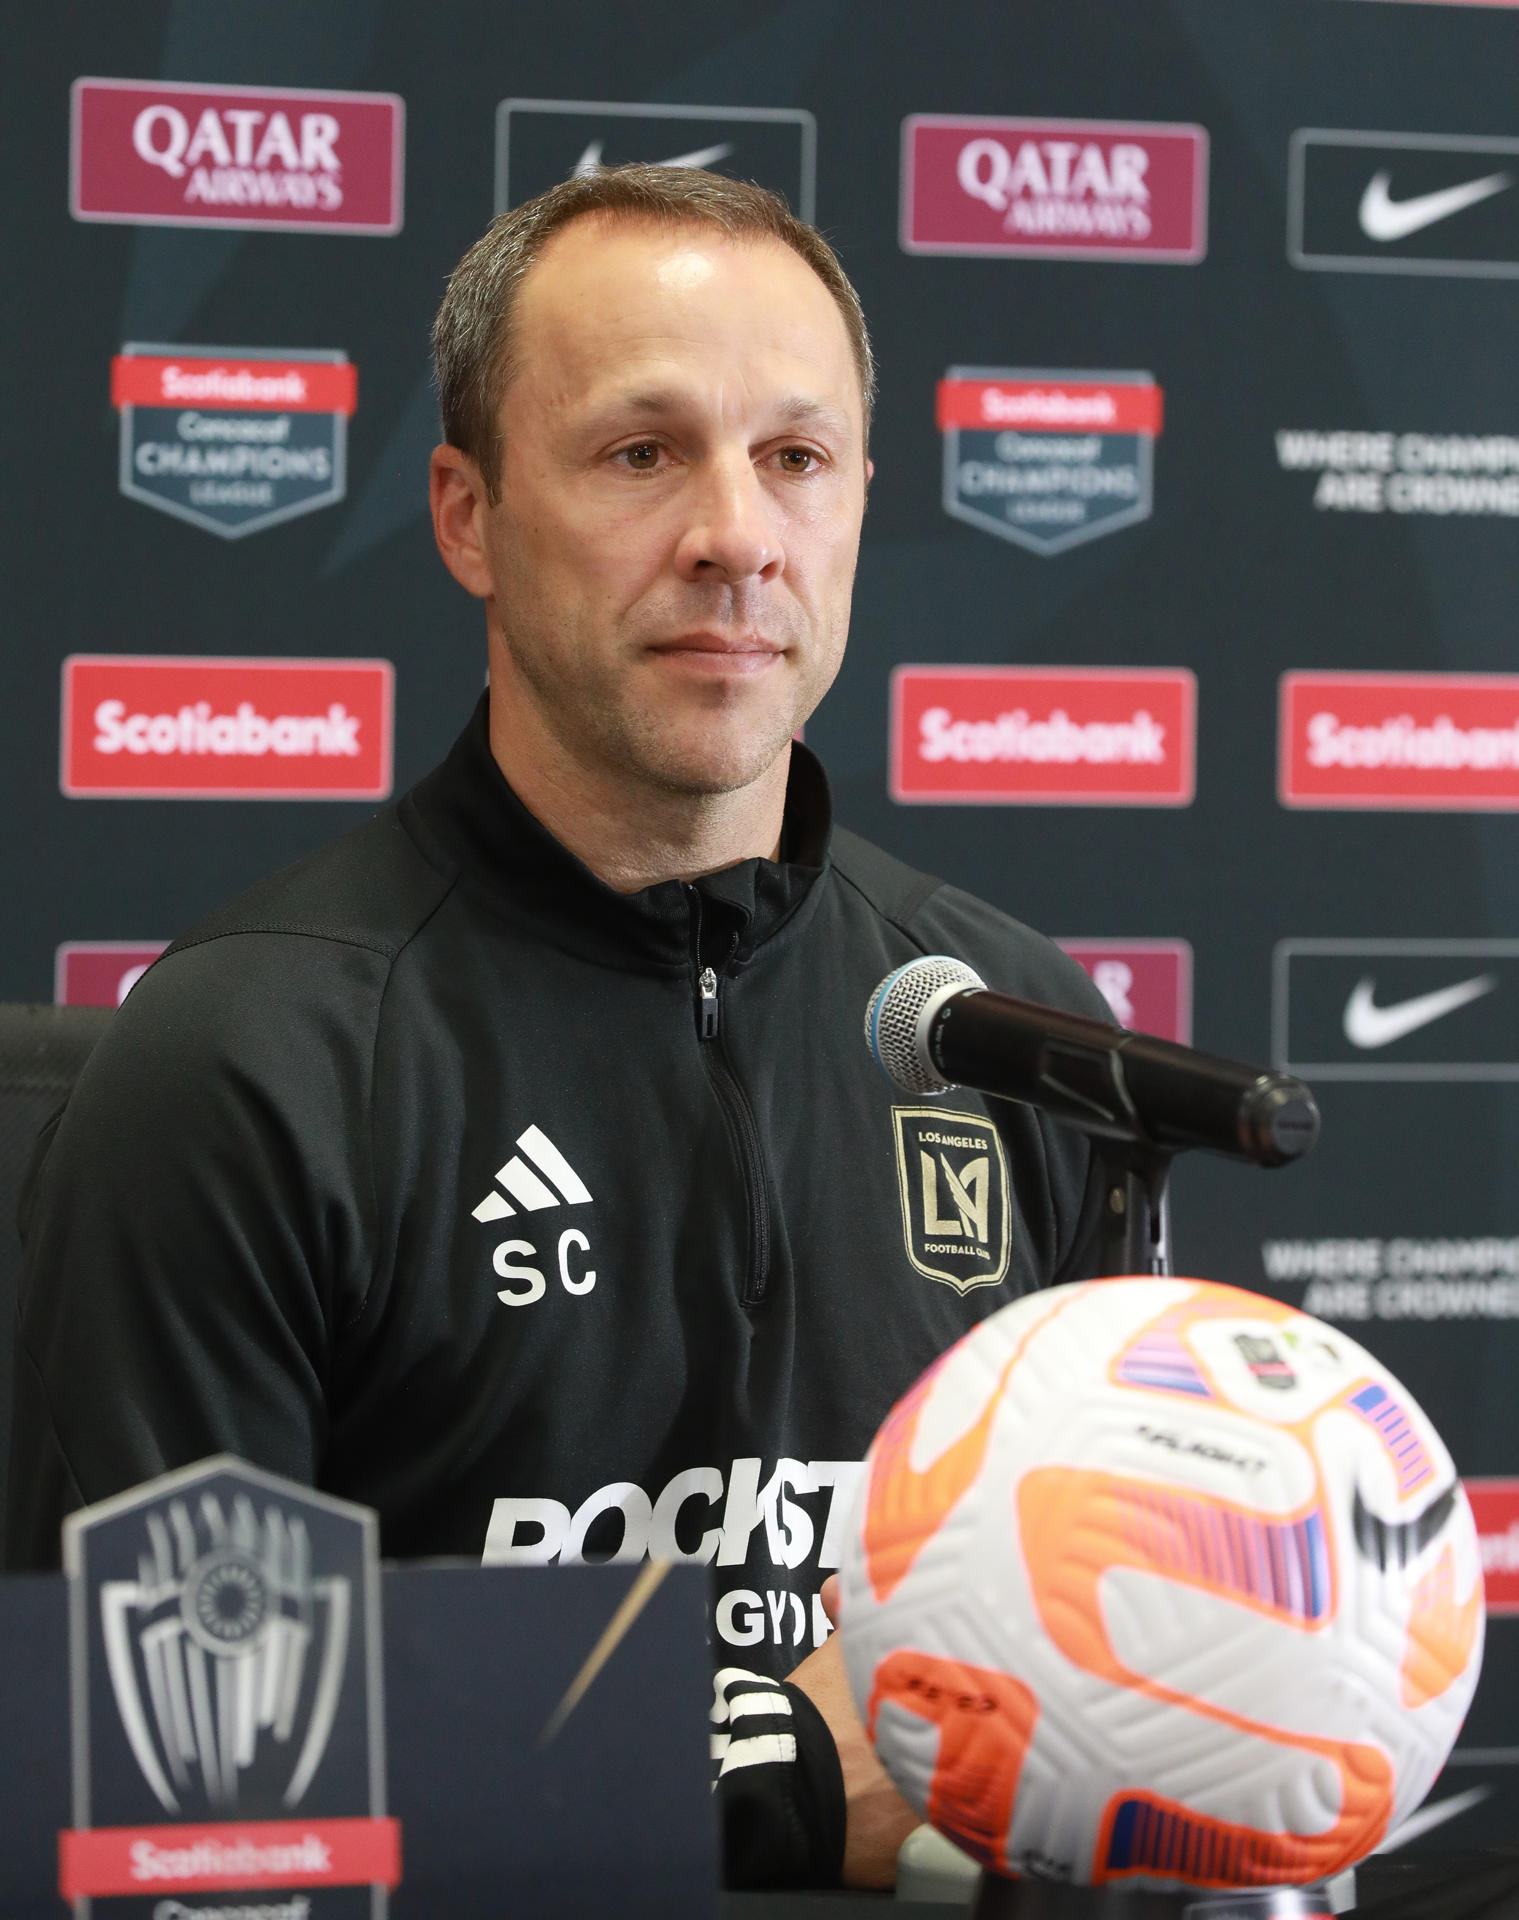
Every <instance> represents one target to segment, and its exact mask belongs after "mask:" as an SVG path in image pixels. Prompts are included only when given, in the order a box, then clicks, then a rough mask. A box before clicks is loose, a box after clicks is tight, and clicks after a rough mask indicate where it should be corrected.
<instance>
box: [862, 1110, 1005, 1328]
mask: <svg viewBox="0 0 1519 1920" xmlns="http://www.w3.org/2000/svg"><path fill="white" fill-rule="evenodd" d="M891 1121H892V1128H893V1131H894V1133H895V1136H896V1149H897V1187H898V1191H899V1192H900V1194H901V1196H902V1233H903V1236H904V1237H905V1239H906V1241H907V1257H908V1259H909V1260H911V1262H912V1263H913V1265H914V1266H915V1267H916V1268H917V1269H918V1272H919V1273H924V1274H927V1275H928V1277H929V1279H930V1280H942V1281H944V1282H945V1284H946V1285H947V1286H951V1287H953V1288H954V1289H955V1290H956V1292H957V1293H969V1292H970V1290H971V1288H972V1287H991V1286H995V1285H996V1284H997V1282H998V1281H999V1280H1000V1279H1001V1278H1002V1277H1003V1275H1004V1274H1005V1273H1006V1272H1007V1257H1008V1226H1009V1222H1008V1206H1007V1160H1006V1158H1005V1156H1004V1154H1003V1151H1002V1140H1001V1136H1000V1135H999V1134H998V1132H997V1129H996V1128H995V1127H994V1126H993V1125H992V1123H991V1122H990V1121H989V1120H988V1119H987V1118H986V1117H985V1115H984V1114H978V1113H947V1112H946V1111H945V1110H944V1109H943V1108H942V1107H893V1108H892V1110H891Z"/></svg>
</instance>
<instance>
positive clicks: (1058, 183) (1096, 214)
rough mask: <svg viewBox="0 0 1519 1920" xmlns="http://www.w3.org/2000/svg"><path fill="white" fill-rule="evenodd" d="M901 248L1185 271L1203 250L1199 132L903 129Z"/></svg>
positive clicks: (1142, 126) (956, 125)
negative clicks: (1159, 264) (1157, 264)
mask: <svg viewBox="0 0 1519 1920" xmlns="http://www.w3.org/2000/svg"><path fill="white" fill-rule="evenodd" d="M901 238H902V246H903V248H904V249H905V250H906V251H907V252H908V253H968V254H976V253H980V254H1022V255H1033V256H1035V257H1037V258H1041V259H1075V260H1150V261H1168V262H1172V263H1178V264H1183V265H1191V264H1193V263H1194V262H1196V261H1198V260H1201V259H1202V257H1203V255H1204V254H1205V253H1206V252H1207V250H1208V135H1207V132H1206V131H1205V129H1203V128H1202V127H1195V126H1172V125H1162V124H1159V123H1154V122H1136V123H1133V124H1127V123H1123V122H1119V121H1114V120H980V119H976V118H973V117H970V116H967V115H964V114H953V113H940V114H924V113H919V114H911V115H909V117H908V118H907V119H906V120H904V121H903V122H902V231H901Z"/></svg>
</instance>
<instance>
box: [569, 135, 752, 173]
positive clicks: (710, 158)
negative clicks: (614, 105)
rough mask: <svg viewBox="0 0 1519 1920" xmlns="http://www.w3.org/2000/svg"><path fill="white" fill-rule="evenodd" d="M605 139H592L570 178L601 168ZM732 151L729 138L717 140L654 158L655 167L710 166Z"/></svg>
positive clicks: (731, 143)
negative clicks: (707, 145) (689, 149)
mask: <svg viewBox="0 0 1519 1920" xmlns="http://www.w3.org/2000/svg"><path fill="white" fill-rule="evenodd" d="M605 145H606V141H605V140H593V141H592V142H591V143H590V145H589V146H588V147H587V148H586V150H585V152H584V153H583V154H581V156H580V158H579V159H578V160H577V161H576V162H575V166H574V171H573V172H572V174H571V176H570V177H571V179H574V180H583V179H584V178H585V176H586V175H587V174H588V173H596V172H599V171H600V168H601V150H602V148H603V147H604V146H605ZM732 151H733V142H732V141H731V140H722V141H719V142H718V144H717V145H716V146H715V147H696V148H694V149H693V150H692V151H691V152H690V153H675V154H671V156H670V158H669V159H668V160H655V161H654V162H652V164H653V165H654V166H656V167H710V166H713V165H715V163H716V162H717V161H719V160H726V159H727V157H728V155H729V154H730V153H732Z"/></svg>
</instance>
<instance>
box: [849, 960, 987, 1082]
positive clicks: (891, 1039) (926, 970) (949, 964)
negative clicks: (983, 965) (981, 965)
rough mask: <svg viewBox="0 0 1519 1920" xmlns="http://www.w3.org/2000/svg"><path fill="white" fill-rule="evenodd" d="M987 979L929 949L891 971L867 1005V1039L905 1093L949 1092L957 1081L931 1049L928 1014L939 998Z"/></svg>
mask: <svg viewBox="0 0 1519 1920" xmlns="http://www.w3.org/2000/svg"><path fill="white" fill-rule="evenodd" d="M985 985H986V982H985V981H984V980H983V979H982V978H981V976H980V974H979V973H977V972H976V971H975V969H974V968H973V967H968V966H966V964H965V962H964V961H963V960H952V959H951V958H950V957H949V955H948V954H943V953H927V954H924V956H923V958H922V959H921V960H909V961H908V963H907V965H906V966H905V967H898V968H897V970H896V972H895V973H889V974H887V976H886V978H885V979H884V980H883V981H882V982H881V984H880V986H878V987H877V988H876V990H875V992H874V993H873V994H872V995H871V996H870V1005H869V1006H868V1007H867V1008H866V1009H865V1044H866V1046H867V1047H869V1048H870V1051H871V1052H872V1053H873V1054H874V1055H875V1057H876V1064H877V1065H878V1066H879V1067H880V1069H881V1071H882V1072H883V1073H884V1074H885V1075H886V1077H887V1079H888V1080H894V1081H895V1082H896V1084H897V1085H898V1086H899V1087H901V1088H902V1089H903V1091H904V1092H906V1093H944V1092H946V1091H947V1090H948V1089H949V1088H950V1087H951V1086H953V1085H954V1082H953V1081H952V1080H946V1079H945V1078H944V1075H943V1074H942V1073H940V1071H939V1069H938V1067H937V1066H935V1064H934V1062H933V1058H932V1056H931V1055H930V1054H929V1051H928V1045H927V1036H926V1032H925V1027H926V1020H925V1015H929V1014H931V1013H933V1012H935V1011H937V1009H938V1005H939V1003H940V1001H942V1000H945V999H947V998H948V997H949V995H950V994H952V993H963V992H964V991H965V989H966V988H967V987H978V988H984V987H985Z"/></svg>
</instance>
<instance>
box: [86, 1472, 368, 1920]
mask: <svg viewBox="0 0 1519 1920" xmlns="http://www.w3.org/2000/svg"><path fill="white" fill-rule="evenodd" d="M374 1528H375V1523H374V1516H373V1515H372V1514H370V1513H368V1512H366V1511H365V1510H364V1509H362V1508H357V1507H351V1506H349V1505H347V1504H346V1503H345V1502H342V1501H336V1500H330V1499H327V1498H325V1497H324V1496H321V1495H316V1494H312V1493H310V1492H309V1491H307V1490H306V1489H304V1488H300V1487H297V1486H295V1485H294V1484H293V1483H291V1482H288V1481H284V1480H279V1479H276V1478H275V1477H274V1476H272V1475H269V1474H263V1473H259V1472H257V1471H255V1470H254V1469H252V1468H249V1467H246V1466H244V1465H243V1464H242V1463H241V1462H238V1461H234V1460H231V1459H229V1458H221V1459H217V1460H213V1461H207V1462H204V1463H202V1464H201V1465H200V1466H198V1467H192V1468H187V1469H184V1470H183V1471H181V1472H179V1473H175V1474H169V1475H166V1476H164V1477H163V1478H162V1479H160V1480H157V1481H154V1482H151V1483H150V1484H149V1485H148V1486H146V1487H143V1488H140V1489H138V1490H137V1491H136V1492H134V1493H129V1494H124V1495H121V1496H120V1497H118V1498H117V1499H115V1500H110V1501H106V1502H104V1503H103V1504H101V1505H100V1506H98V1507H93V1508H90V1509H87V1510H86V1511H85V1512H84V1513H82V1514H78V1515H75V1516H74V1517H73V1518H72V1519H71V1520H70V1521H69V1522H68V1526H67V1530H66V1535H65V1563H66V1567H67V1571H68V1575H69V1582H70V1610H71V1611H70V1676H71V1696H72V1703H73V1738H74V1802H75V1804H74V1830H73V1831H72V1833H70V1834H67V1835H65V1836H64V1840H65V1848H64V1882H65V1884H64V1887H63V1891H64V1892H65V1894H66V1895H68V1896H69V1897H71V1898H73V1899H74V1901H75V1905H76V1911H82V1912H87V1911H88V1910H89V1906H90V1902H91V1900H92V1899H99V1898H102V1897H104V1898H108V1899H109V1901H110V1905H111V1908H112V1910H113V1911H120V1912H124V1913H135V1912H137V1911H139V1910H140V1911H142V1912H143V1913H148V1912H156V1911H159V1910H160V1909H161V1900H162V1896H163V1895H164V1894H167V1893H202V1892H204V1893H210V1892H213V1891H214V1892H221V1891H223V1890H225V1889H229V1888H232V1887H244V1888H249V1889H256V1890H257V1893H258V1895H259V1896H260V1898H261V1899H262V1901H263V1903H264V1904H265V1905H267V1903H268V1899H269V1897H270V1896H271V1895H272V1894H273V1893H274V1892H275V1891H276V1890H282V1891H284V1892H288V1890H289V1889H290V1888H292V1887H297V1888H302V1889H310V1891H309V1892H303V1893H302V1895H301V1900H302V1902H303V1903H304V1904H303V1907H302V1912H303V1914H309V1915H310V1916H312V1917H313V1920H327V1916H334V1920H336V1917H337V1916H343V1917H344V1920H347V1917H348V1916H354V1917H355V1920H357V1916H360V1915H363V1916H371V1915H378V1914H382V1913H383V1912H384V1902H385V1883H386V1882H387V1881H389V1880H390V1879H391V1878H393V1875H392V1873H391V1871H390V1870H389V1869H388V1867H387V1865H386V1857H387V1853H388V1852H393V1851H394V1844H395V1834H394V1827H393V1823H391V1822H389V1821H387V1820H385V1819H384V1817H383V1816H384V1752H383V1717H382V1713H381V1701H380V1691H379V1689H380V1643H379V1607H378V1591H377V1586H378V1575H377V1566H376V1548H375V1537H374ZM231 1823H235V1826H234V1825H233V1824H231ZM355 1846H356V1849H357V1850H355ZM70 1849H72V1860H71V1858H70ZM318 1888H320V1889H321V1890H320V1891H319V1892H318V1891H317V1889H318ZM139 1903H140V1905H139ZM174 1910H175V1911H176V1912H178V1911H179V1910H180V1909H179V1908H178V1907H176V1908H175V1909H174ZM193 1910H199V1909H192V1911H193ZM281 1911H283V1909H281Z"/></svg>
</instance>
